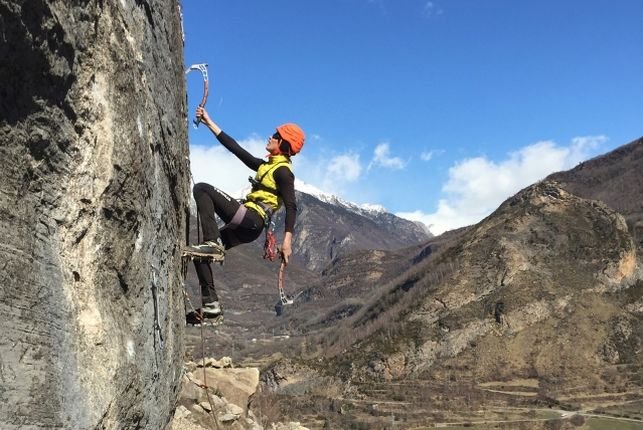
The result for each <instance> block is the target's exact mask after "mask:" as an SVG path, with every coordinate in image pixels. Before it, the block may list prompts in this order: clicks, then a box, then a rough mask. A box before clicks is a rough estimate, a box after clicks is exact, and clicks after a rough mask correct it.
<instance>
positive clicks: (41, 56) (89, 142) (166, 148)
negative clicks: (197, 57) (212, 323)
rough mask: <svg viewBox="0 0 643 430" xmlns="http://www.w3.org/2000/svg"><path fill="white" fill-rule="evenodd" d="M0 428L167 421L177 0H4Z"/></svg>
mask: <svg viewBox="0 0 643 430" xmlns="http://www.w3.org/2000/svg"><path fill="white" fill-rule="evenodd" d="M0 28H1V29H2V30H1V31H0V38H1V42H0V58H2V62H1V64H0V160H1V163H2V169H0V237H2V243H1V244H0V266H1V267H2V270H0V321H1V322H0V332H1V333H2V336H1V337H0V427H1V428H3V429H13V428H24V429H27V428H29V429H31V428H52V429H54V428H70V429H71V428H73V429H77V428H83V429H89V428H102V429H110V428H114V429H115V428H119V429H121V428H155V429H161V428H166V427H167V426H168V422H169V417H170V416H171V414H172V411H173V410H174V407H175V401H176V398H177V395H178V389H179V382H180V377H181V359H182V353H183V341H182V331H183V297H182V276H181V261H180V246H181V244H182V243H184V241H185V226H186V214H187V213H188V211H187V199H188V195H189V194H188V193H189V189H188V183H189V182H188V177H189V174H188V168H189V166H188V165H187V161H186V160H187V158H186V156H187V129H186V112H185V87H184V77H183V54H182V40H181V36H182V34H181V23H180V17H179V13H178V9H177V4H176V3H175V2H173V1H160V0H159V1H154V0H147V1H146V0H136V1H133V0H121V1H88V2H77V1H74V2H58V1H48V0H36V1H32V2H26V1H7V0H0Z"/></svg>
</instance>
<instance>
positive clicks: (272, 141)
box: [184, 107, 305, 319]
mask: <svg viewBox="0 0 643 430" xmlns="http://www.w3.org/2000/svg"><path fill="white" fill-rule="evenodd" d="M196 117H197V119H198V120H199V121H200V122H201V123H203V124H205V126H207V127H208V128H209V129H210V131H211V132H212V133H213V134H214V135H215V137H216V138H217V139H218V140H219V142H220V143H221V144H222V145H223V146H224V147H225V148H226V149H228V150H229V151H230V152H232V153H233V154H234V155H235V156H236V157H237V158H239V160H241V161H242V162H243V163H244V164H245V165H246V166H248V167H249V168H250V169H252V170H254V171H256V172H257V174H256V176H255V177H254V178H249V179H250V182H251V183H252V190H251V191H250V193H249V194H248V195H247V196H246V198H245V200H243V201H242V202H239V201H237V200H235V199H233V198H232V197H230V196H229V195H227V194H226V193H224V192H223V191H221V190H219V189H217V188H215V187H213V186H212V185H209V184H206V183H198V184H196V185H195V186H194V190H193V194H194V199H195V200H196V205H197V211H198V213H199V217H200V218H201V227H202V229H203V242H202V243H200V244H198V245H193V246H188V247H186V248H185V251H184V253H185V254H186V255H188V256H191V257H195V260H194V265H195V268H196V273H197V276H198V278H199V284H200V286H201V292H202V306H203V307H202V308H201V310H200V314H201V316H202V317H203V318H204V319H205V318H218V317H219V316H221V315H222V313H223V310H222V308H221V305H220V303H219V300H218V297H217V293H216V290H215V288H214V280H213V277H212V271H211V269H210V263H209V261H223V258H224V256H225V251H226V250H227V249H230V248H232V247H234V246H237V245H240V244H242V243H249V242H252V241H254V240H255V239H257V238H258V237H259V236H260V235H261V232H262V231H263V229H264V227H266V226H268V225H269V224H270V222H271V220H270V219H271V217H272V215H273V214H274V213H275V212H276V211H277V209H279V208H280V207H281V206H282V204H283V206H285V208H286V217H285V228H284V232H285V233H284V238H283V242H282V244H281V246H280V247H279V252H280V254H281V258H282V260H283V262H284V263H285V264H288V261H289V259H290V256H291V255H292V235H293V230H294V226H295V218H296V216H297V203H296V200H295V176H294V174H293V171H292V164H291V161H290V157H292V156H293V155H295V154H297V153H298V152H299V151H301V149H302V147H303V146H304V138H305V136H304V132H303V131H302V130H301V128H299V126H297V125H296V124H292V123H287V124H283V125H280V126H279V127H277V129H276V130H275V133H274V134H273V135H272V136H270V137H269V138H268V143H267V145H266V150H267V151H268V161H265V160H264V159H261V158H256V157H254V156H253V155H251V154H250V153H249V152H248V151H246V150H245V149H243V148H242V147H241V146H240V145H239V144H238V143H237V142H236V141H235V140H234V139H233V138H232V137H230V136H228V135H227V134H226V133H225V132H223V131H222V130H221V128H219V126H218V125H217V124H216V123H215V122H214V121H212V120H211V119H210V117H209V115H208V113H207V111H206V110H205V109H204V108H203V107H198V108H197V110H196ZM215 214H216V215H218V216H219V218H221V219H222V220H223V222H224V223H225V226H223V227H222V228H221V231H219V228H218V226H217V223H216V220H215ZM204 260H205V261H204Z"/></svg>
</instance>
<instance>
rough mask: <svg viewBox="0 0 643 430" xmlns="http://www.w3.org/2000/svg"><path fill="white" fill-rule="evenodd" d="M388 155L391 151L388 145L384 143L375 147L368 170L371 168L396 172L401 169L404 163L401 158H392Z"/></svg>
mask: <svg viewBox="0 0 643 430" xmlns="http://www.w3.org/2000/svg"><path fill="white" fill-rule="evenodd" d="M390 154H391V149H390V147H389V144H388V143H386V142H384V143H380V144H379V145H377V146H376V147H375V150H374V151H373V159H372V160H371V162H370V163H369V165H368V169H369V170H370V168H371V167H373V166H381V167H385V168H388V169H397V170H400V169H403V168H404V166H405V165H406V163H405V162H404V161H403V160H402V159H401V158H399V157H392V156H391V155H390Z"/></svg>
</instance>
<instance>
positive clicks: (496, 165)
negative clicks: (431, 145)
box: [397, 136, 607, 234]
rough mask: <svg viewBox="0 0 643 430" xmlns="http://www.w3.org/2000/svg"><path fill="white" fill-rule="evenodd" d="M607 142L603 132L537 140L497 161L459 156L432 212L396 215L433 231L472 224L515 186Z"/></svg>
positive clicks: (568, 163)
mask: <svg viewBox="0 0 643 430" xmlns="http://www.w3.org/2000/svg"><path fill="white" fill-rule="evenodd" d="M606 140H607V138H606V137H605V136H586V137H576V138H574V139H572V142H571V144H570V145H569V146H559V145H557V144H556V143H555V142H553V141H542V142H537V143H534V144H532V145H528V146H526V147H524V148H522V149H520V150H519V151H516V152H513V153H510V154H508V157H507V158H506V159H505V160H502V161H500V162H494V161H491V160H489V159H487V158H486V157H476V158H470V159H465V160H462V161H460V162H458V163H456V164H455V165H454V166H453V167H451V168H450V169H449V179H448V181H447V182H446V183H445V184H444V185H443V186H442V193H443V197H442V198H441V199H440V201H439V203H438V209H437V210H436V211H435V212H434V213H429V214H427V213H423V212H421V211H414V212H402V213H398V214H397V215H398V216H400V217H402V218H407V219H410V220H414V221H422V222H423V223H425V224H426V225H428V226H429V228H430V229H431V232H432V233H434V234H440V233H443V232H445V231H447V230H452V229H454V228H458V227H462V226H465V225H470V224H474V223H476V222H478V221H480V220H481V219H483V218H484V217H485V216H487V215H489V214H490V213H491V212H492V211H493V210H495V209H496V208H497V207H498V206H499V205H500V203H502V202H503V201H504V200H505V199H507V198H508V197H510V196H512V195H513V194H515V193H516V192H518V191H519V190H520V189H522V188H524V187H526V186H528V185H530V184H532V183H534V182H536V181H538V180H540V179H543V178H544V177H545V176H547V175H549V174H550V173H554V172H557V171H561V170H566V169H569V168H571V167H574V166H575V165H576V164H578V163H579V162H581V161H583V160H586V159H587V158H588V157H589V156H590V155H591V154H592V151H593V150H594V149H596V148H597V147H598V145H600V144H601V143H603V142H605V141H606Z"/></svg>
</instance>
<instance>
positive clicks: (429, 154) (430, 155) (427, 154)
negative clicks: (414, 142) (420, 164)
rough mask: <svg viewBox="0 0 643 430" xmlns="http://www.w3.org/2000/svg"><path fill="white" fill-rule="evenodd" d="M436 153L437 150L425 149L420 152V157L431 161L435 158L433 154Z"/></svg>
mask: <svg viewBox="0 0 643 430" xmlns="http://www.w3.org/2000/svg"><path fill="white" fill-rule="evenodd" d="M435 154H436V152H435V151H423V152H422V153H421V154H420V158H421V159H422V160H423V161H430V160H431V159H432V158H433V156H434V155H435Z"/></svg>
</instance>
